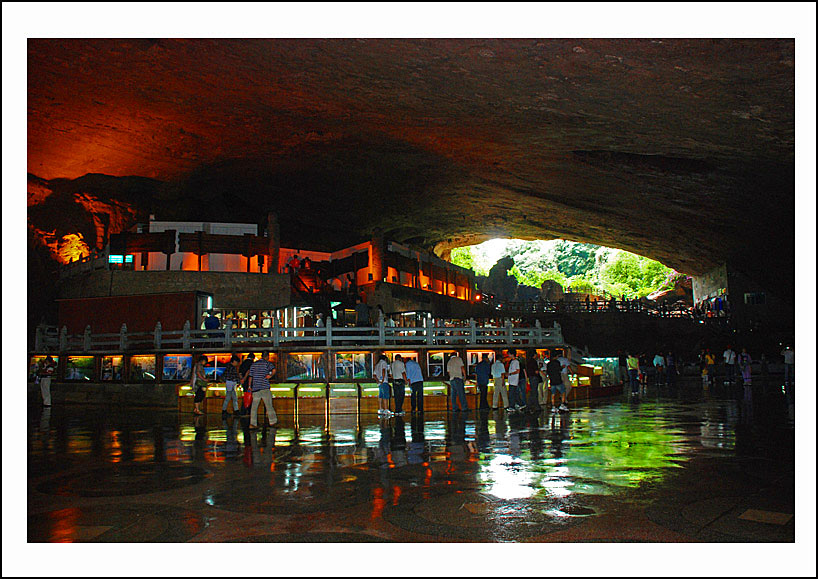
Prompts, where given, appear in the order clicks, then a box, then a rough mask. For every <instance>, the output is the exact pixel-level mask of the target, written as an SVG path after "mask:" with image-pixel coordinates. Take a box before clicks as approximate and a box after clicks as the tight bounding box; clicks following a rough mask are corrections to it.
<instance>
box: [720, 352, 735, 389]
mask: <svg viewBox="0 0 818 579" xmlns="http://www.w3.org/2000/svg"><path fill="white" fill-rule="evenodd" d="M722 357H723V358H724V377H725V378H726V379H725V381H724V383H725V384H730V383H732V382H733V380H734V379H735V376H736V358H737V356H736V353H735V352H734V351H733V346H731V345H729V344H728V345H727V349H726V350H725V351H724V354H722Z"/></svg>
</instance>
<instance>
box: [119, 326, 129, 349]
mask: <svg viewBox="0 0 818 579" xmlns="http://www.w3.org/2000/svg"><path fill="white" fill-rule="evenodd" d="M127 347H128V326H126V325H125V324H122V327H121V328H119V349H120V350H122V351H125V350H126V349H127Z"/></svg>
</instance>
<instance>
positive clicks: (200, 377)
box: [190, 355, 207, 415]
mask: <svg viewBox="0 0 818 579" xmlns="http://www.w3.org/2000/svg"><path fill="white" fill-rule="evenodd" d="M206 363H207V356H205V355H200V356H199V358H198V359H197V360H196V363H195V364H194V365H193V371H192V372H191V373H190V389H191V390H193V414H197V415H199V414H204V412H202V407H201V406H202V401H203V400H204V399H205V392H206V387H205V373H204V365H205V364H206Z"/></svg>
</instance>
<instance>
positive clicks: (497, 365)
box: [491, 354, 509, 410]
mask: <svg viewBox="0 0 818 579" xmlns="http://www.w3.org/2000/svg"><path fill="white" fill-rule="evenodd" d="M491 377H492V379H493V380H494V397H493V398H492V402H491V407H492V408H493V409H494V410H497V403H498V402H499V401H500V397H501V396H502V398H503V408H505V409H506V410H509V405H508V392H506V367H505V365H504V364H503V361H502V360H500V356H499V354H497V355H495V356H494V364H492V365H491Z"/></svg>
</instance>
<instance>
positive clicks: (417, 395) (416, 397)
mask: <svg viewBox="0 0 818 579" xmlns="http://www.w3.org/2000/svg"><path fill="white" fill-rule="evenodd" d="M406 380H407V381H408V382H409V388H410V390H411V393H410V398H409V400H410V402H411V404H412V412H413V413H414V412H423V372H422V371H421V369H420V364H418V361H417V360H415V359H414V358H409V359H408V360H406Z"/></svg>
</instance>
